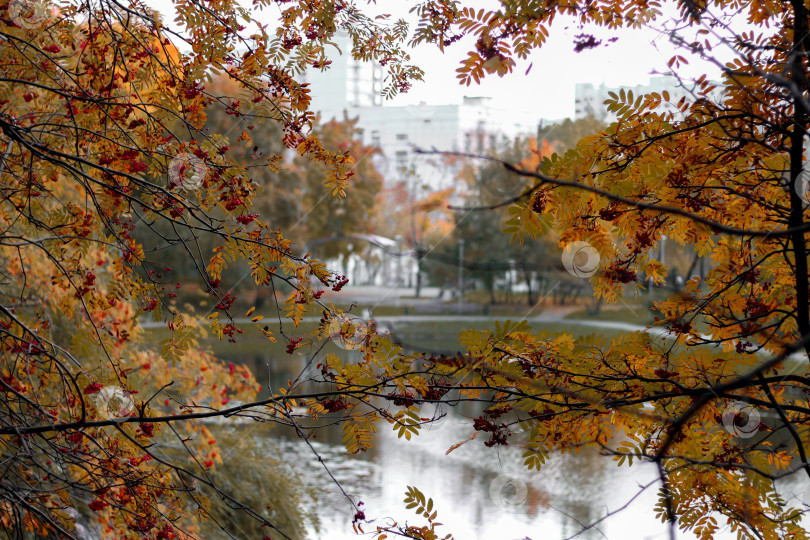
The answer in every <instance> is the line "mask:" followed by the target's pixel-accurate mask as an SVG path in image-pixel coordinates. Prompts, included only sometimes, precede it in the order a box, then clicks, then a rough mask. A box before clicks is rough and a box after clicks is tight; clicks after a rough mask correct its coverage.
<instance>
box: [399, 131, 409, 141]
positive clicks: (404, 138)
mask: <svg viewBox="0 0 810 540" xmlns="http://www.w3.org/2000/svg"><path fill="white" fill-rule="evenodd" d="M397 140H398V141H407V140H408V134H407V133H397Z"/></svg>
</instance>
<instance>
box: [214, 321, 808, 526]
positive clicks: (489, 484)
mask: <svg viewBox="0 0 810 540" xmlns="http://www.w3.org/2000/svg"><path fill="white" fill-rule="evenodd" d="M433 328H436V325H433ZM331 352H336V351H334V350H333V351H331ZM229 353H230V354H229ZM350 354H352V351H342V355H343V356H344V357H346V355H350ZM231 355H233V356H231ZM219 356H221V357H223V358H224V359H225V360H231V361H234V362H241V363H246V364H248V365H249V366H250V367H251V369H253V372H254V373H255V374H256V377H257V379H258V380H259V381H261V382H262V383H263V384H264V385H268V384H269V386H270V387H274V388H278V387H281V386H286V385H287V381H288V380H296V379H297V380H299V381H303V380H305V379H306V377H305V376H304V375H302V374H303V373H304V371H306V369H305V368H306V366H307V363H308V361H309V358H308V355H307V354H296V355H292V356H286V355H285V356H282V357H280V358H279V357H273V358H271V355H270V353H267V354H264V355H258V356H255V357H254V358H250V357H249V358H245V357H244V356H240V355H238V354H234V352H232V351H228V353H225V354H222V353H220V354H219ZM311 389H313V388H310V387H309V385H307V384H306V383H303V384H302V385H301V386H299V390H301V391H304V392H306V391H309V390H311ZM474 407H475V405H472V404H465V405H463V406H461V407H459V408H456V409H453V410H441V409H440V410H435V408H434V406H432V405H430V404H426V405H424V406H423V407H422V408H421V409H420V411H419V413H420V416H421V417H423V418H438V421H437V422H436V423H435V424H434V425H427V426H425V427H424V429H423V431H422V434H421V435H420V436H419V437H416V438H414V439H413V440H411V441H406V440H405V439H398V438H397V437H396V434H395V432H393V430H392V429H391V426H390V425H388V424H387V423H385V422H380V423H378V424H377V434H376V444H375V448H373V449H372V450H369V451H368V452H366V453H365V454H361V455H359V456H354V455H349V454H347V453H346V451H345V449H344V447H343V445H342V444H341V432H340V428H339V426H336V425H333V426H329V427H325V428H323V429H319V430H317V431H316V432H314V433H313V435H312V437H311V439H310V443H309V444H311V446H312V448H310V446H309V445H308V444H307V443H306V442H304V441H303V440H301V439H299V438H298V437H297V436H296V435H295V432H294V431H293V430H291V429H290V430H287V429H286V428H279V427H274V428H272V429H270V428H269V427H268V425H267V424H258V425H252V426H240V427H238V428H237V429H243V430H246V432H245V433H244V434H243V436H244V437H252V438H254V439H255V440H256V441H257V442H259V443H260V444H262V445H263V446H265V451H266V452H267V455H268V456H269V457H273V458H277V459H280V460H282V461H283V462H284V463H286V464H288V465H289V467H290V468H291V470H292V472H293V473H294V474H295V475H296V476H297V477H298V478H299V479H300V480H301V482H303V483H304V484H305V485H306V487H307V488H308V489H309V492H310V493H313V494H314V497H315V498H313V499H312V500H310V501H305V502H304V506H306V507H307V510H309V511H311V512H313V513H315V514H316V515H317V516H318V518H319V521H320V523H321V528H320V530H319V531H310V534H309V537H310V538H311V539H313V540H314V539H324V540H326V539H329V540H333V539H334V540H341V539H348V538H357V536H356V535H355V534H354V533H353V532H352V517H353V515H354V509H353V507H352V506H351V504H350V503H349V502H348V501H347V500H346V498H345V496H344V495H343V494H342V493H341V490H340V489H339V488H338V486H337V485H336V484H335V481H333V480H332V479H331V478H330V476H329V474H327V473H326V471H325V470H324V469H323V465H322V464H321V463H320V462H319V460H318V456H320V457H321V458H322V459H323V461H324V463H325V464H326V466H328V467H329V472H330V473H331V475H332V476H334V478H335V480H336V481H337V482H338V483H339V484H340V485H341V486H342V488H343V489H344V490H345V491H346V493H347V494H348V495H349V496H351V497H352V498H353V500H354V501H355V502H360V501H362V502H363V503H364V504H363V506H362V509H363V510H364V512H365V515H366V517H367V518H368V519H369V520H372V521H371V523H367V524H364V525H363V527H364V530H365V531H373V530H375V528H376V526H377V525H389V524H391V523H393V522H394V521H396V522H398V523H399V524H400V525H402V524H404V523H405V522H406V521H407V523H408V524H412V525H424V524H425V522H424V521H423V520H422V519H421V518H419V517H418V516H416V515H415V514H413V513H410V511H408V510H406V509H405V507H404V506H405V505H404V504H403V499H404V497H405V490H406V488H407V486H416V487H417V488H419V489H420V490H421V491H422V492H423V493H424V494H425V495H426V496H427V497H431V498H433V500H434V503H435V509H436V510H437V511H438V513H439V515H438V521H439V522H441V523H443V524H445V526H444V527H442V528H440V529H439V533H440V536H444V535H445V534H448V533H453V534H454V535H455V538H456V539H457V540H484V539H487V540H491V539H495V540H523V539H526V538H529V539H532V540H539V539H555V540H556V539H565V538H571V537H576V538H581V539H584V540H592V539H611V540H612V539H619V540H635V539H638V540H652V539H659V538H660V539H665V538H669V530H668V527H667V526H666V525H664V524H662V523H661V522H660V520H658V519H657V518H656V517H655V512H654V510H653V508H654V506H655V503H656V502H657V490H658V488H659V484H658V482H657V481H656V469H655V467H654V465H652V464H634V466H633V467H632V468H628V467H626V466H625V467H622V468H619V467H617V465H616V463H615V462H614V461H612V460H611V459H610V458H608V457H604V456H601V455H598V454H597V453H595V452H594V451H587V452H586V451H583V452H581V453H579V454H564V455H552V456H550V457H549V458H548V460H547V462H546V463H545V464H544V465H543V467H542V469H541V471H539V472H538V471H529V470H528V469H527V468H526V467H525V466H522V463H523V459H522V457H521V454H522V449H521V448H520V444H519V443H520V441H519V437H513V438H512V439H510V446H508V447H499V448H498V449H495V448H486V447H484V445H483V442H484V441H483V440H472V441H469V442H467V443H465V444H463V445H461V446H460V447H458V448H457V449H455V450H454V451H452V452H451V453H450V454H449V455H445V454H446V452H447V451H448V449H450V447H451V446H453V445H456V444H458V443H461V442H463V441H465V440H466V439H468V437H469V436H470V435H471V433H473V430H472V418H473V417H474V416H476V415H477V414H479V413H480V411H477V410H475V409H474ZM313 449H314V451H315V452H317V455H316V454H315V453H314V452H313ZM259 474H260V473H259ZM779 485H780V492H782V493H784V496H785V498H786V499H787V502H788V504H791V503H792V504H793V505H794V507H798V508H807V505H808V504H810V481H808V479H807V478H798V479H796V478H792V479H791V480H789V481H784V482H782V483H780V484H779ZM645 486H646V487H645ZM798 501H803V502H804V503H805V504H804V505H802V504H801V502H798ZM676 537H677V538H690V539H691V538H695V537H694V536H693V535H692V534H683V533H681V532H680V531H678V532H677V534H676ZM714 538H715V539H717V540H720V539H725V538H736V535H732V534H731V533H729V532H728V530H727V529H725V530H721V531H720V532H719V533H717V534H715V536H714ZM296 540H298V539H296Z"/></svg>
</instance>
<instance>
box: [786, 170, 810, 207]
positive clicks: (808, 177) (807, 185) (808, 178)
mask: <svg viewBox="0 0 810 540" xmlns="http://www.w3.org/2000/svg"><path fill="white" fill-rule="evenodd" d="M788 182H789V180H788ZM793 190H794V191H795V192H796V195H798V196H799V198H800V199H801V200H802V204H803V206H805V207H807V206H810V171H806V170H803V171H802V172H801V173H800V174H799V177H798V178H797V179H796V185H794V186H793Z"/></svg>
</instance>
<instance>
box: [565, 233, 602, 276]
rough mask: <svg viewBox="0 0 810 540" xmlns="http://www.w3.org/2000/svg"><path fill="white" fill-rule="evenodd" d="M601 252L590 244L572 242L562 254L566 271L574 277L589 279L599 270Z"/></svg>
mask: <svg viewBox="0 0 810 540" xmlns="http://www.w3.org/2000/svg"><path fill="white" fill-rule="evenodd" d="M599 262H600V257H599V252H598V251H596V248H595V247H593V246H592V245H590V244H589V243H588V242H580V241H577V242H571V243H570V244H568V245H567V246H565V249H563V253H562V263H563V266H564V267H565V270H566V271H567V272H568V273H569V274H571V275H572V276H575V277H579V278H589V277H591V276H592V275H594V274H595V273H596V271H597V270H598V269H599Z"/></svg>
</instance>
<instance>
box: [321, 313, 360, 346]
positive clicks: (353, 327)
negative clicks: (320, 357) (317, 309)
mask: <svg viewBox="0 0 810 540" xmlns="http://www.w3.org/2000/svg"><path fill="white" fill-rule="evenodd" d="M328 332H329V339H330V340H332V342H334V344H335V345H337V346H338V347H340V348H341V349H344V350H347V351H353V350H356V349H359V348H360V347H362V346H363V344H364V343H365V342H366V341H367V340H368V338H369V333H370V332H369V328H368V323H367V322H366V321H364V320H363V319H361V318H360V317H356V316H354V315H339V316H337V317H334V318H333V319H332V320H331V321H329V327H328Z"/></svg>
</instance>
